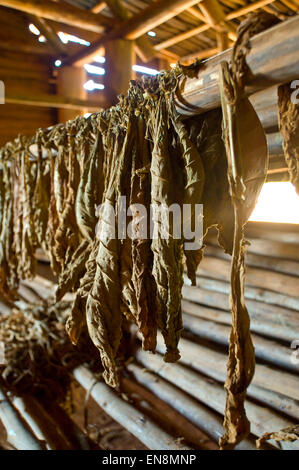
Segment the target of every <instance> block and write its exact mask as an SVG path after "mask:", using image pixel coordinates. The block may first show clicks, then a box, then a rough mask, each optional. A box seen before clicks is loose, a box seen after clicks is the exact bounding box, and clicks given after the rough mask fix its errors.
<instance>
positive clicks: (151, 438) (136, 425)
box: [73, 366, 188, 450]
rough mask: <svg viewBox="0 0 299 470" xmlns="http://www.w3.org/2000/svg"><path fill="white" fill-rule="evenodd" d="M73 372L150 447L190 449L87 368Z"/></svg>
mask: <svg viewBox="0 0 299 470" xmlns="http://www.w3.org/2000/svg"><path fill="white" fill-rule="evenodd" d="M73 374H74V377H75V379H76V380H77V381H78V382H79V383H80V385H82V387H83V388H84V389H85V390H90V395H91V396H92V397H93V399H94V400H95V401H96V403H97V404H98V405H99V406H100V407H101V408H103V409H104V411H105V412H106V413H108V414H109V415H110V416H111V417H112V418H113V419H115V421H117V422H118V423H120V424H121V425H122V426H124V427H125V428H126V429H127V430H128V431H130V432H131V433H132V434H133V435H134V436H135V437H137V438H138V439H139V440H140V441H141V442H142V443H143V444H145V445H146V446H147V447H148V448H149V449H151V450H183V449H188V447H187V446H184V445H182V444H180V443H179V442H177V441H176V440H175V439H173V438H172V437H171V436H170V435H169V434H167V433H166V432H164V431H163V430H162V429H160V428H159V427H158V426H156V424H154V423H153V422H152V421H151V420H149V419H147V418H146V417H145V416H144V415H143V414H142V413H140V412H139V411H137V410H136V409H135V408H134V407H133V406H131V405H129V404H128V403H127V402H125V401H124V400H122V399H121V398H119V397H118V396H117V395H116V393H115V392H113V390H112V389H111V388H110V387H108V385H106V384H104V383H103V382H98V381H96V379H95V377H94V376H93V375H92V373H91V372H90V371H89V370H88V369H87V368H85V367H83V366H80V367H78V368H76V369H75V370H74V372H73Z"/></svg>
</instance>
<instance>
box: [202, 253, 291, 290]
mask: <svg viewBox="0 0 299 470" xmlns="http://www.w3.org/2000/svg"><path fill="white" fill-rule="evenodd" d="M230 269H231V267H230V262H229V261H227V260H223V259H220V258H215V257H212V256H207V257H205V258H204V259H203V260H202V262H201V263H200V265H199V268H198V271H197V273H198V274H199V275H201V276H206V277H213V278H215V279H220V280H227V279H229V276H230ZM246 285H248V286H255V287H259V288H263V289H268V290H272V291H276V292H279V293H281V294H284V295H286V296H291V297H292V296H293V297H298V293H299V278H298V277H295V276H290V275H287V274H282V273H278V272H274V271H268V270H266V269H258V268H253V267H250V266H249V267H247V270H246Z"/></svg>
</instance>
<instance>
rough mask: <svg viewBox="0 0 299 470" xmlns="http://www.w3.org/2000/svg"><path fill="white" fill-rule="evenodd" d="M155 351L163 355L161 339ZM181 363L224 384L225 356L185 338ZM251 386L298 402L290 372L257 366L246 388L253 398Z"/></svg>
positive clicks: (297, 393)
mask: <svg viewBox="0 0 299 470" xmlns="http://www.w3.org/2000/svg"><path fill="white" fill-rule="evenodd" d="M157 350H158V351H159V352H160V353H164V350H165V348H164V343H163V340H162V337H161V336H160V335H159V336H158V345H157ZM180 351H181V362H182V363H183V364H185V365H187V366H190V367H193V368H194V369H195V370H197V371H199V372H201V373H203V374H205V375H208V376H209V377H211V378H213V379H214V380H218V381H220V382H224V381H225V379H226V363H227V358H226V355H225V354H223V353H221V352H218V351H215V350H211V349H210V348H208V347H206V346H203V345H202V344H195V343H193V342H192V341H189V340H187V339H185V338H182V339H181V341H180ZM252 386H258V387H260V388H264V389H265V392H266V391H268V390H270V391H271V392H276V393H279V394H281V395H285V396H286V397H290V398H292V399H294V400H299V387H298V376H296V375H293V374H291V373H290V372H284V371H282V370H276V369H273V368H270V367H268V366H265V365H262V364H257V365H256V370H255V376H254V378H253V382H252V385H250V386H249V388H248V395H249V396H254V393H252V388H251V387H252Z"/></svg>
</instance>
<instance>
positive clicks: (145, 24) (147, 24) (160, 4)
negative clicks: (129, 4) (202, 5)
mask: <svg viewBox="0 0 299 470" xmlns="http://www.w3.org/2000/svg"><path fill="white" fill-rule="evenodd" d="M196 3H198V0H157V1H155V2H154V4H150V5H149V6H148V7H147V8H145V9H144V10H142V11H141V12H140V13H138V14H137V15H134V16H133V17H131V18H129V19H128V20H127V21H125V22H123V23H122V24H121V25H119V26H117V27H116V28H114V29H112V30H111V31H110V32H108V33H107V34H105V35H103V36H101V37H100V38H99V39H98V40H97V41H95V42H94V43H93V44H92V45H91V46H90V47H89V48H88V50H84V51H80V52H79V53H78V54H75V55H74V56H73V57H71V58H69V59H67V61H66V63H67V64H68V65H71V64H76V65H77V64H78V63H82V61H84V60H85V62H88V61H89V60H92V57H93V56H94V55H95V54H96V53H97V50H98V49H99V48H101V47H102V46H103V45H104V44H105V42H107V41H110V40H112V39H116V38H125V39H137V38H139V37H140V36H142V35H143V34H145V33H146V32H147V31H150V30H151V29H153V28H155V27H156V26H158V25H160V24H162V23H165V22H166V21H167V20H169V19H170V18H173V17H174V16H176V15H179V14H180V13H181V12H182V11H184V10H186V9H187V8H189V7H191V6H193V5H195V4H196Z"/></svg>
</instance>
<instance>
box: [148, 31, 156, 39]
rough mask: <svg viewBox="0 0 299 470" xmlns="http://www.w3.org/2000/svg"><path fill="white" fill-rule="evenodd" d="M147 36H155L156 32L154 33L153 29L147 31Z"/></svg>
mask: <svg viewBox="0 0 299 470" xmlns="http://www.w3.org/2000/svg"><path fill="white" fill-rule="evenodd" d="M147 34H148V35H149V36H151V37H152V38H154V37H156V36H157V34H156V33H155V31H148V33H147Z"/></svg>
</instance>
